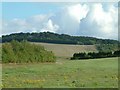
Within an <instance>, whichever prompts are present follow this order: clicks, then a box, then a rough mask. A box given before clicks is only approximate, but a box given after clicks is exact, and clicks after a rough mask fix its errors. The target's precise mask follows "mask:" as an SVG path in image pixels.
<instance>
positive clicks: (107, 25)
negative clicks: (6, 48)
mask: <svg viewBox="0 0 120 90" xmlns="http://www.w3.org/2000/svg"><path fill="white" fill-rule="evenodd" d="M117 9H118V8H117V7H115V6H114V4H112V3H111V4H109V3H107V4H103V3H89V4H88V3H81V4H80V3H77V4H76V3H75V4H70V5H66V6H65V7H63V8H60V10H59V11H58V12H53V13H52V14H51V13H50V14H39V15H34V16H31V17H28V18H26V19H18V18H16V19H13V20H11V21H5V22H4V23H3V32H2V34H9V33H14V32H44V31H50V32H56V33H65V34H70V35H82V36H91V37H92V36H94V37H100V38H110V39H117V38H118V29H117V28H118V10H117Z"/></svg>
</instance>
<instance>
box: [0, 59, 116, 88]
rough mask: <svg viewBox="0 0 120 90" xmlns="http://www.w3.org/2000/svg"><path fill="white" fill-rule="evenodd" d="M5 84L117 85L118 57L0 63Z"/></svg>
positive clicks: (39, 85) (53, 85)
mask: <svg viewBox="0 0 120 90" xmlns="http://www.w3.org/2000/svg"><path fill="white" fill-rule="evenodd" d="M2 71H3V72H2V85H1V87H4V88H22V87H25V88H117V87H118V58H102V59H91V60H69V59H66V58H57V62H56V63H29V64H3V65H2Z"/></svg>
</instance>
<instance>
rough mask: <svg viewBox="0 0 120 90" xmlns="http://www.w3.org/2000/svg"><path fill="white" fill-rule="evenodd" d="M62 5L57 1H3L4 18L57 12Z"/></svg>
mask: <svg viewBox="0 0 120 90" xmlns="http://www.w3.org/2000/svg"><path fill="white" fill-rule="evenodd" d="M60 7H61V5H59V4H57V3H44V2H43V3H39V2H14V3H13V2H9V3H8V2H7V3H5V2H4V3H2V10H3V17H4V19H13V18H27V17H30V16H33V15H37V14H48V13H50V12H56V11H57V10H58V9H59V8H60Z"/></svg>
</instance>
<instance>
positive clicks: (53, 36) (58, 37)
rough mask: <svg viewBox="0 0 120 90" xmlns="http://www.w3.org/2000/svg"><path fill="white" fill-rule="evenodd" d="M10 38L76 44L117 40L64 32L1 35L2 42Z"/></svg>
mask: <svg viewBox="0 0 120 90" xmlns="http://www.w3.org/2000/svg"><path fill="white" fill-rule="evenodd" d="M12 40H17V41H22V40H27V41H31V42H46V43H57V44H78V45H94V44H118V41H117V40H110V39H97V38H93V37H84V36H70V35H66V34H57V33H51V32H41V33H15V34H10V35H6V36H2V42H3V43H4V42H10V41H12Z"/></svg>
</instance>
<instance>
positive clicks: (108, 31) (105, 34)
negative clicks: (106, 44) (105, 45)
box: [79, 3, 118, 39]
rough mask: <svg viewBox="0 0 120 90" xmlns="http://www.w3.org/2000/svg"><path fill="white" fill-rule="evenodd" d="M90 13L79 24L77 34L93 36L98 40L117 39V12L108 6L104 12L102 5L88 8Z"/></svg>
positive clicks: (111, 6) (114, 8)
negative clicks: (98, 38)
mask: <svg viewBox="0 0 120 90" xmlns="http://www.w3.org/2000/svg"><path fill="white" fill-rule="evenodd" d="M90 9H91V12H89V14H88V16H87V17H86V18H85V19H84V20H83V21H82V22H81V24H80V30H79V34H81V35H88V36H95V37H100V38H110V39H117V38H118V33H117V32H118V29H117V28H118V26H117V25H118V11H117V8H116V7H114V6H113V5H110V6H109V8H108V10H107V11H105V9H104V8H103V5H102V4H100V3H99V4H93V5H91V6H90Z"/></svg>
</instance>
